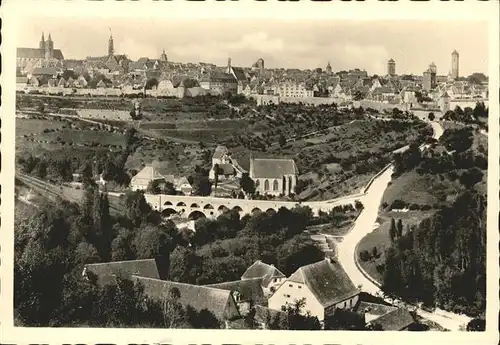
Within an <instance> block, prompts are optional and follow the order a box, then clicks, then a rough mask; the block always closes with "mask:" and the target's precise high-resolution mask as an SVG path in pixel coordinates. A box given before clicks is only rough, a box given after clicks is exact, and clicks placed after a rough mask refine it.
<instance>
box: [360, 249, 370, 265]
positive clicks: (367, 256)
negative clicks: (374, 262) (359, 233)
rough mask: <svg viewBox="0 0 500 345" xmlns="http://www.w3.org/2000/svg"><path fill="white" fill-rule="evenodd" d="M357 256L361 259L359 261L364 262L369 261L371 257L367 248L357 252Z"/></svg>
mask: <svg viewBox="0 0 500 345" xmlns="http://www.w3.org/2000/svg"><path fill="white" fill-rule="evenodd" d="M359 258H360V259H361V261H363V262H366V261H369V260H370V259H371V258H372V256H371V254H370V253H369V252H368V251H367V250H363V251H362V252H360V253H359Z"/></svg>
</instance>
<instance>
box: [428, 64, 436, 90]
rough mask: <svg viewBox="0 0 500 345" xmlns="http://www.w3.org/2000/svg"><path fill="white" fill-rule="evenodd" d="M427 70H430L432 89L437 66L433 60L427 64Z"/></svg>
mask: <svg viewBox="0 0 500 345" xmlns="http://www.w3.org/2000/svg"><path fill="white" fill-rule="evenodd" d="M429 71H430V72H431V88H432V89H434V88H435V87H436V75H437V67H436V64H435V63H434V62H431V64H430V65H429Z"/></svg>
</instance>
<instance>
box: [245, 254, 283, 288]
mask: <svg viewBox="0 0 500 345" xmlns="http://www.w3.org/2000/svg"><path fill="white" fill-rule="evenodd" d="M249 279H260V282H261V286H262V288H263V289H264V292H265V293H266V294H267V293H269V292H271V293H272V292H274V291H276V289H277V288H278V287H279V286H280V285H281V284H283V282H284V281H285V279H286V276H285V275H284V274H283V272H281V271H280V270H279V269H277V268H276V267H274V265H268V264H266V263H264V262H262V261H260V260H257V261H255V262H254V263H253V264H252V265H251V266H250V267H248V268H247V270H246V271H245V273H243V275H242V276H241V280H249Z"/></svg>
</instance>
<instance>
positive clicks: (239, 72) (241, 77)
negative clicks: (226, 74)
mask: <svg viewBox="0 0 500 345" xmlns="http://www.w3.org/2000/svg"><path fill="white" fill-rule="evenodd" d="M232 69H233V73H234V75H235V76H236V79H237V80H238V81H247V77H246V75H245V71H244V70H243V68H241V67H232Z"/></svg>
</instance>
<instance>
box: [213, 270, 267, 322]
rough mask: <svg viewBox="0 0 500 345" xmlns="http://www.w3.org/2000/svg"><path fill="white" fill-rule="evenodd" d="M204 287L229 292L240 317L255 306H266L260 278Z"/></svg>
mask: <svg viewBox="0 0 500 345" xmlns="http://www.w3.org/2000/svg"><path fill="white" fill-rule="evenodd" d="M206 286H207V287H211V288H216V289H222V290H228V291H231V292H232V294H233V298H234V301H235V302H236V305H237V306H238V310H239V312H240V314H241V315H242V316H244V315H247V314H248V313H249V312H250V309H251V308H253V307H255V306H259V305H260V306H265V305H267V299H266V297H265V296H264V290H263V288H262V278H254V279H246V280H236V281H232V282H225V283H218V284H210V285H206Z"/></svg>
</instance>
